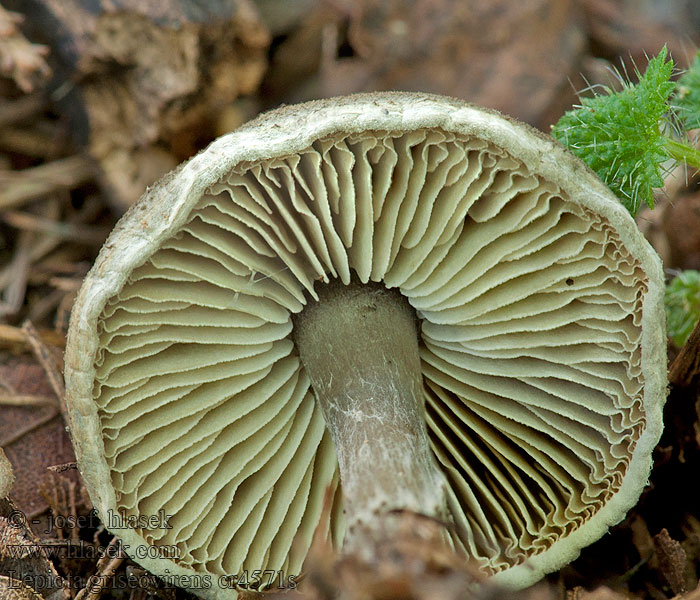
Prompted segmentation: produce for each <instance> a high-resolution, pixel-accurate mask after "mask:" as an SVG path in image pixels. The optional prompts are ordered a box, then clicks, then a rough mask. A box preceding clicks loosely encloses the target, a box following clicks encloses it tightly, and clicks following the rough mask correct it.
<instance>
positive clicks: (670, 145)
mask: <svg viewBox="0 0 700 600" xmlns="http://www.w3.org/2000/svg"><path fill="white" fill-rule="evenodd" d="M663 141H664V148H666V151H667V152H668V155H669V156H670V157H671V158H674V159H675V160H677V161H679V162H684V163H686V164H688V165H690V166H691V167H695V168H696V169H700V150H698V149H697V148H693V147H692V146H690V145H689V144H684V143H683V142H679V141H678V140H674V139H671V138H669V137H666V136H663Z"/></svg>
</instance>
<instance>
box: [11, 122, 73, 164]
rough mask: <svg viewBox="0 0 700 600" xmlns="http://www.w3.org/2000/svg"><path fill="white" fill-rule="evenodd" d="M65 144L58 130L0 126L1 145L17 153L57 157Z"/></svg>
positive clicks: (34, 156) (40, 156) (44, 157)
mask: <svg viewBox="0 0 700 600" xmlns="http://www.w3.org/2000/svg"><path fill="white" fill-rule="evenodd" d="M63 145H64V144H63V143H62V140H61V139H60V138H59V136H58V135H57V134H56V132H54V133H53V134H52V133H47V132H44V131H40V130H38V129H37V128H32V129H29V128H20V127H2V128H0V147H1V148H2V149H3V150H9V151H10V152H15V153H17V154H24V155H25V156H31V157H33V158H43V159H50V158H55V157H56V155H57V153H58V152H59V149H60V148H61V147H62V146H63Z"/></svg>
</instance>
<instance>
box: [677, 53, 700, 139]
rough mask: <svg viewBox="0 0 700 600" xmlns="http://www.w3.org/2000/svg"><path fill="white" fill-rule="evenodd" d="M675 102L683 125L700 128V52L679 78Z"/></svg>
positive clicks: (688, 127)
mask: <svg viewBox="0 0 700 600" xmlns="http://www.w3.org/2000/svg"><path fill="white" fill-rule="evenodd" d="M673 104H674V106H675V109H676V114H677V115H678V119H679V120H680V122H681V123H682V125H683V127H685V128H686V129H699V128H700V52H698V53H697V54H696V55H695V60H693V64H691V65H690V68H689V69H688V70H687V71H686V72H685V73H684V74H683V76H682V77H681V78H680V79H679V80H678V83H677V84H676V94H675V96H674V102H673Z"/></svg>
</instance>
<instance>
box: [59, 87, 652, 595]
mask: <svg viewBox="0 0 700 600" xmlns="http://www.w3.org/2000/svg"><path fill="white" fill-rule="evenodd" d="M351 271H354V272H355V274H356V276H357V277H358V278H359V279H360V280H361V281H363V282H366V281H369V280H372V281H376V282H383V283H384V285H386V286H387V287H389V288H398V289H399V290H400V291H401V293H402V294H404V295H405V296H406V297H407V299H408V301H409V303H410V304H411V305H412V306H413V307H414V308H415V310H416V313H417V315H418V317H419V319H420V328H421V359H422V365H423V378H424V384H425V385H424V392H425V400H426V420H427V424H428V432H429V437H430V441H431V445H432V449H433V451H434V453H435V455H436V457H437V460H438V462H439V464H440V465H441V468H442V469H443V471H444V472H445V474H446V476H447V480H448V482H449V489H448V505H449V509H450V511H451V514H452V517H453V519H454V525H455V527H454V535H453V538H454V540H453V541H454V544H455V546H456V547H457V549H458V550H461V551H464V552H465V553H466V555H467V556H469V557H470V558H471V559H472V560H474V561H475V562H476V564H478V565H479V567H480V568H481V569H482V570H483V571H484V572H485V573H488V574H490V575H493V577H494V580H495V581H497V582H500V583H503V584H506V585H509V586H511V587H523V586H525V585H528V584H530V583H532V582H534V581H536V580H537V579H538V578H540V577H541V576H542V575H543V574H545V573H547V572H549V571H552V570H555V569H557V568H559V567H560V566H562V565H563V564H565V563H566V562H568V561H570V560H572V559H573V558H575V557H576V556H577V555H578V553H579V551H580V549H581V548H582V547H584V546H586V545H587V544H589V543H591V542H592V541H594V540H596V539H597V538H599V537H600V536H601V535H602V534H603V533H605V532H606V531H607V530H608V528H609V527H610V526H611V525H614V524H615V523H617V522H619V521H620V520H621V519H622V518H623V517H624V515H625V513H626V512H627V510H628V509H629V508H630V507H631V506H632V505H633V504H634V503H635V502H636V500H637V498H638V497H639V494H640V493H641V490H642V489H643V487H644V486H645V484H646V482H647V478H648V475H649V471H650V468H651V453H652V450H653V448H654V446H655V444H656V443H657V441H658V439H659V436H660V433H661V429H662V414H661V413H662V406H663V402H664V399H665V390H666V359H665V332H664V326H665V320H664V313H663V275H662V269H661V264H660V260H659V258H658V256H657V255H656V254H655V253H654V251H653V250H652V249H651V247H650V246H649V244H648V243H647V242H646V240H645V239H644V238H643V236H642V235H641V233H640V232H639V230H638V229H637V227H636V224H635V222H634V221H633V219H632V218H631V217H630V216H629V214H628V213H627V212H626V211H625V209H624V208H623V207H622V206H621V205H620V203H619V202H618V201H617V199H616V198H615V197H614V196H613V195H612V193H611V192H610V191H609V190H608V188H607V187H606V186H605V185H604V184H603V183H602V182H601V181H600V180H599V179H598V178H597V177H596V176H595V175H594V174H593V173H592V172H591V171H589V170H588V169H587V168H586V167H585V165H584V164H583V163H581V162H580V161H579V160H578V159H577V158H576V157H574V156H573V155H572V154H571V153H569V152H568V151H566V150H565V149H564V148H563V147H561V146H560V145H559V144H558V143H556V142H555V141H554V140H552V139H551V138H549V137H548V136H545V135H543V134H541V133H539V132H537V131H535V130H534V129H532V128H530V127H528V126H526V125H523V124H520V123H517V122H514V121H512V120H509V119H507V118H504V117H502V116H501V115H499V114H497V113H495V112H493V111H488V110H485V109H481V108H478V107H475V106H471V105H469V104H466V103H464V102H462V101H459V100H454V99H449V98H444V97H439V96H433V95H424V94H414V93H376V94H361V95H356V96H350V97H345V98H335V99H330V100H322V101H315V102H310V103H307V104H302V105H298V106H292V107H285V108H282V109H279V110H275V111H272V112H270V113H267V114H264V115H262V116H260V117H259V118H257V119H256V120H254V121H252V122H251V123H249V124H247V125H245V126H244V127H242V128H240V129H239V130H237V131H235V132H233V133H230V134H228V135H225V136H223V137H221V138H219V139H218V140H216V141H215V142H213V143H212V144H211V145H210V146H209V147H208V148H207V149H205V150H204V151H203V152H201V153H200V154H198V155H197V156H195V157H194V158H193V159H191V160H190V161H189V162H187V163H185V164H183V165H181V166H180V167H179V168H178V169H176V170H175V171H174V172H173V173H171V174H170V175H168V176H166V177H165V178H164V179H163V180H162V181H161V182H159V183H158V184H156V185H155V186H154V187H153V188H151V189H150V190H148V191H147V192H146V194H145V195H144V197H143V198H142V199H141V200H140V202H139V203H138V204H136V205H135V206H134V207H132V209H130V210H129V212H128V213H127V214H126V215H124V217H123V218H122V219H121V220H120V222H119V223H118V224H117V226H116V227H115V229H114V231H113V232H112V234H111V235H110V237H109V239H108V240H107V242H106V243H105V245H104V247H103V248H102V251H101V252H100V254H99V256H98V258H97V261H96V263H95V265H94V266H93V268H92V270H91V271H90V273H89V274H88V276H87V278H86V280H85V283H84V285H83V287H82V289H81V291H80V293H79V295H78V298H77V300H76V303H75V306H74V308H73V312H72V316H71V324H70V329H69V334H68V343H67V348H66V386H67V387H66V400H67V405H68V409H69V420H70V429H71V433H72V437H73V442H74V445H75V450H76V455H77V458H78V463H79V467H80V470H81V473H82V475H83V478H84V480H85V483H86V486H87V488H88V491H89V494H90V497H91V499H92V502H93V504H94V506H95V508H96V509H97V510H98V512H99V514H100V515H101V516H102V518H103V519H106V518H108V517H109V514H110V512H111V513H124V514H128V515H146V516H149V515H152V514H158V511H159V510H164V511H165V512H166V513H167V514H172V515H173V516H172V517H171V519H170V521H169V525H170V527H171V528H169V529H168V528H158V527H155V528H148V527H140V528H128V529H123V530H120V531H118V532H117V533H118V534H119V535H120V537H121V538H122V539H123V540H124V542H125V543H126V544H128V545H129V546H130V547H131V551H130V550H129V549H127V553H130V554H131V555H132V556H134V558H135V559H136V561H137V562H139V563H140V564H142V565H143V566H144V567H146V568H148V569H150V570H151V571H152V572H154V573H156V574H158V575H166V579H167V577H168V576H169V577H176V576H182V577H187V576H191V575H192V574H205V575H207V576H209V577H211V578H212V584H211V585H210V586H209V587H206V586H199V587H198V586H196V585H193V586H188V585H187V584H184V587H191V588H194V589H192V591H193V592H194V593H196V594H198V595H200V596H202V597H205V598H224V597H230V595H231V590H228V589H226V588H225V586H224V587H222V586H220V585H218V584H217V578H218V577H219V576H220V575H225V574H235V573H237V572H240V571H243V570H249V571H252V570H254V569H261V570H264V569H274V570H280V569H281V570H283V571H285V573H286V574H288V575H296V574H297V573H298V572H299V569H300V568H301V566H302V562H303V559H304V556H305V554H306V551H307V549H308V546H309V544H310V540H311V535H312V534H313V531H314V529H315V528H316V527H317V526H320V527H322V528H324V531H327V532H328V537H329V539H331V540H332V542H333V543H334V544H335V545H336V546H338V545H340V544H341V542H342V536H343V519H342V501H341V499H340V494H339V493H338V490H339V483H338V471H337V460H336V459H335V449H334V447H333V442H332V440H331V439H330V438H329V435H328V433H327V431H326V430H325V427H324V423H323V417H322V414H321V412H320V409H319V408H318V406H317V405H316V403H315V402H314V398H313V393H312V390H311V389H310V388H309V381H308V377H307V376H306V374H305V372H304V370H303V367H302V366H301V365H300V363H299V360H298V357H297V355H296V352H295V349H294V346H293V343H292V342H291V340H290V331H291V327H292V325H291V319H290V315H291V314H292V313H295V312H299V311H301V310H302V309H303V307H304V305H305V304H306V303H307V302H308V301H309V299H310V298H316V292H315V291H314V287H315V286H318V285H323V282H325V281H328V280H329V278H340V279H341V280H342V281H344V282H349V281H350V277H351ZM329 486H330V487H331V488H332V490H334V492H335V496H334V498H335V500H334V503H333V508H332V510H331V511H330V515H329V516H327V517H326V518H325V521H324V522H321V521H322V517H321V513H322V510H321V507H322V503H323V496H324V493H325V492H326V489H327V488H328V487H329ZM293 540H294V543H292V541H293ZM144 546H153V547H167V548H170V547H175V548H177V553H178V558H177V559H170V558H167V557H165V556H164V557H154V556H152V555H149V554H148V553H145V552H144V551H143V550H141V554H138V553H135V551H134V549H136V548H138V547H144ZM144 554H146V555H145V556H144ZM151 554H152V553H151ZM166 570H167V572H166ZM174 582H175V583H176V584H177V583H178V581H177V580H174Z"/></svg>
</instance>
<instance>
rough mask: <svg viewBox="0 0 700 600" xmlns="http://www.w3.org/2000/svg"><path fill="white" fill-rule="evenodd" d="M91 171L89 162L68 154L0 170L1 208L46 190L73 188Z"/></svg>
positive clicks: (85, 178) (21, 201) (45, 193)
mask: <svg viewBox="0 0 700 600" xmlns="http://www.w3.org/2000/svg"><path fill="white" fill-rule="evenodd" d="M93 175H94V167H93V164H92V162H91V161H90V160H89V159H88V158H86V157H84V156H81V155H75V156H69V157H68V158H61V159H59V160H55V161H52V162H48V163H44V164H43V165H39V166H38V167H30V168H29V169H24V170H22V171H0V209H5V208H11V207H14V206H19V205H21V204H24V203H26V202H28V201H30V200H36V199H37V198H40V197H42V196H46V195H47V194H51V193H53V192H58V191H61V190H65V189H72V188H75V187H78V186H79V185H81V184H83V183H85V182H86V181H89V180H90V179H91V178H92V177H93Z"/></svg>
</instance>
